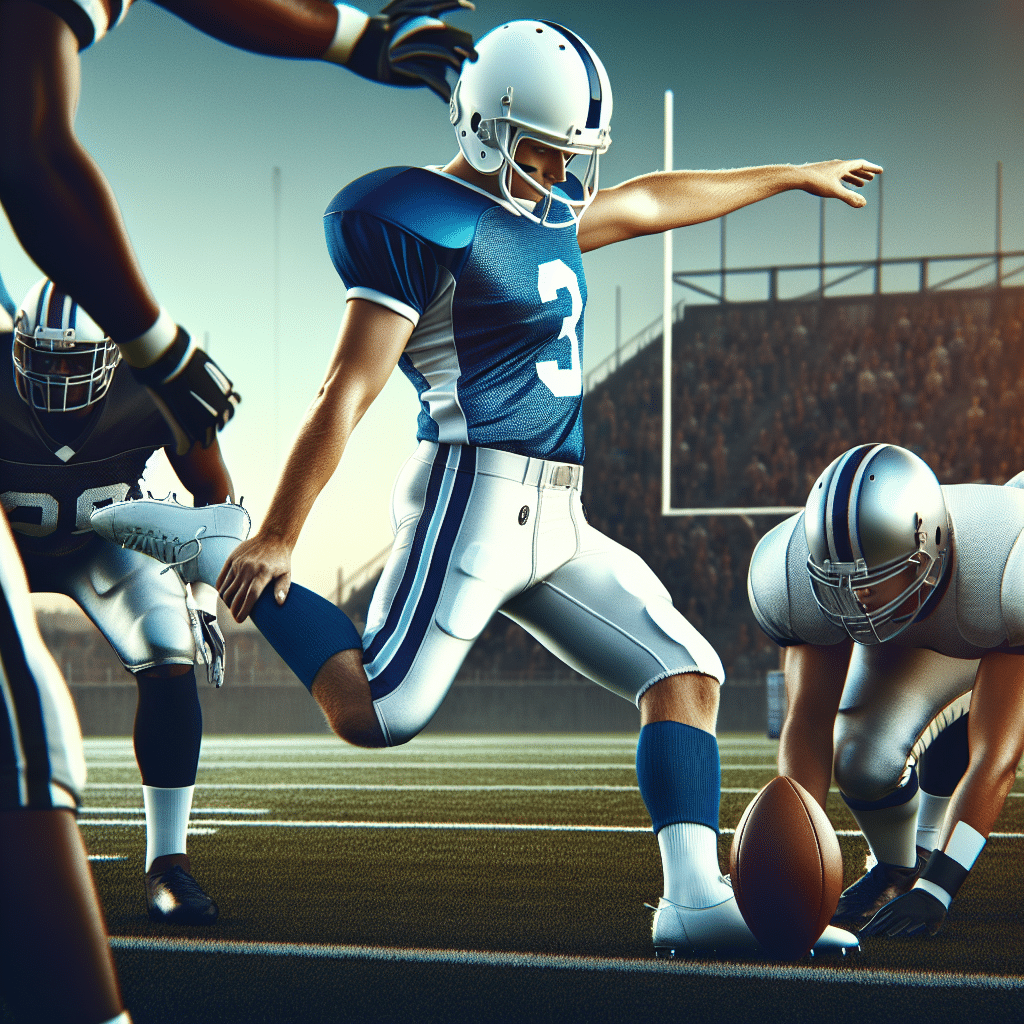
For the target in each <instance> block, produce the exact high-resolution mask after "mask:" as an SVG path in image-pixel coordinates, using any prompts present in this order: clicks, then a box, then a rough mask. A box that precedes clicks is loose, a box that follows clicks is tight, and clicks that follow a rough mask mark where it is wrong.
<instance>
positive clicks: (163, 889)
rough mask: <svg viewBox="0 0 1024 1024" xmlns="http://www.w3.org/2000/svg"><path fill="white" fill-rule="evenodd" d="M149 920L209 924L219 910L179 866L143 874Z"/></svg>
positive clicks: (212, 921)
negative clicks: (144, 875)
mask: <svg viewBox="0 0 1024 1024" xmlns="http://www.w3.org/2000/svg"><path fill="white" fill-rule="evenodd" d="M146 900H147V902H148V903H149V919H150V920H151V921H156V922H158V923H160V924H193V925H195V924H200V925H205V924H213V923H214V922H215V921H216V920H217V915H218V914H219V913H220V911H219V909H218V907H217V904H216V903H214V902H213V900H211V899H210V897H209V896H207V895H206V893H205V892H203V890H202V889H201V888H200V887H199V883H198V882H197V881H196V880H195V879H194V878H193V877H192V876H191V875H190V874H189V873H188V872H187V871H186V870H185V869H184V868H183V867H181V866H180V865H178V864H174V865H172V866H171V867H169V868H167V870H166V871H154V872H152V873H150V874H148V875H146Z"/></svg>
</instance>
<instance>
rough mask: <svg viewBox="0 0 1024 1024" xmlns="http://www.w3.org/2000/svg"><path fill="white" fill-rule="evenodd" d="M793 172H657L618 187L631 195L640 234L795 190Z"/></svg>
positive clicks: (786, 168)
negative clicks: (642, 229)
mask: <svg viewBox="0 0 1024 1024" xmlns="http://www.w3.org/2000/svg"><path fill="white" fill-rule="evenodd" d="M802 182H803V179H802V177H801V174H800V171H799V168H796V167H793V166H792V165H791V164H773V165H769V166H765V167H740V168H734V169H731V170H721V171H663V172H659V173H655V174H647V175H644V176H643V177H642V178H635V179H633V181H630V182H626V183H625V184H624V185H622V186H620V187H621V188H623V189H627V190H629V191H630V192H632V193H633V195H631V196H630V204H631V205H633V206H635V208H636V211H637V214H638V216H637V223H638V226H642V227H643V228H644V229H645V230H644V233H646V234H650V233H653V232H657V231H667V230H669V229H672V228H680V227H686V226H687V225H688V224H700V223H702V222H704V221H708V220H715V219H717V218H718V217H724V216H725V215H726V214H729V213H732V212H733V211H734V210H739V209H741V208H742V207H744V206H750V205H751V204H752V203H758V202H761V201H762V200H763V199H769V198H771V197H772V196H775V195H778V194H779V193H780V192H785V191H787V190H789V189H794V188H800V187H801V186H802Z"/></svg>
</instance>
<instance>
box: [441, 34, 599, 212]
mask: <svg viewBox="0 0 1024 1024" xmlns="http://www.w3.org/2000/svg"><path fill="white" fill-rule="evenodd" d="M476 50H477V53H478V55H479V56H478V58H477V60H475V61H472V62H470V61H467V62H466V63H465V65H464V66H463V69H462V75H461V76H460V78H459V80H458V82H457V83H456V85H455V90H454V92H453V93H452V100H451V121H452V124H453V125H454V126H455V135H456V137H457V138H458V140H459V147H460V148H461V150H462V153H463V155H464V156H465V158H466V159H467V160H468V161H469V163H470V165H471V166H472V167H473V168H475V169H476V170H477V171H479V172H480V173H481V174H495V173H498V174H499V178H498V181H499V186H500V188H501V193H502V195H503V196H504V197H505V199H506V200H507V201H508V203H509V204H510V206H511V207H512V208H513V209H514V210H516V211H517V212H519V213H521V214H522V215H523V216H526V217H528V218H529V219H530V220H533V221H535V222H536V223H538V224H543V225H545V226H546V227H553V228H554V227H568V226H569V225H573V224H576V223H578V221H579V218H580V216H582V214H583V211H584V210H585V209H586V208H587V206H588V205H589V204H590V202H591V200H592V199H593V198H594V195H595V194H596V193H597V187H598V185H597V166H598V157H599V156H600V154H601V153H604V152H605V151H606V150H607V149H608V147H609V145H611V141H612V140H611V119H612V88H611V83H610V82H609V80H608V73H607V72H606V71H605V69H604V65H603V64H602V63H601V61H600V59H599V58H598V56H597V54H596V53H594V51H593V50H592V49H591V48H590V47H589V46H588V45H587V44H586V43H585V42H584V41H583V40H582V39H580V37H579V36H577V35H576V34H575V33H574V32H570V31H569V30H568V29H567V28H563V27H562V26H561V25H556V24H554V22H550V21H511V22H508V23H507V24H505V25H499V26H498V28H496V29H493V30H492V31H491V32H489V33H488V34H487V35H486V36H484V37H483V39H481V40H480V41H479V42H478V43H477V44H476ZM522 138H531V139H536V140H537V141H538V142H542V143H544V144H545V145H548V146H553V147H555V148H557V149H561V150H564V151H566V152H567V153H569V154H570V155H571V156H577V155H579V156H584V157H586V158H587V160H588V163H587V167H586V168H585V169H584V170H583V171H582V172H581V173H580V174H575V177H576V178H577V179H578V180H579V181H580V183H581V184H582V186H583V194H582V195H581V196H579V197H575V196H574V197H572V198H566V197H565V196H564V195H559V194H557V193H555V192H553V191H552V190H550V189H547V188H545V187H544V186H543V185H542V184H539V183H538V182H537V181H535V180H534V179H533V178H531V177H529V175H527V173H526V172H525V171H524V170H523V169H522V168H521V167H519V166H518V165H517V164H516V162H515V160H514V159H513V155H514V153H515V149H516V145H517V143H518V142H519V141H520V140H521V139H522ZM513 174H518V175H519V176H520V177H521V178H522V179H524V180H525V181H526V182H527V183H528V184H529V185H530V187H531V188H532V189H535V190H537V191H540V192H541V193H543V194H544V197H545V198H544V199H543V200H542V201H541V203H539V204H538V209H539V212H538V211H536V210H534V209H533V205H534V204H532V203H525V202H524V201H523V200H520V199H514V198H513V196H512V193H511V182H512V175H513ZM556 202H557V203H561V204H563V205H564V206H566V207H568V208H569V210H570V212H571V217H569V218H568V219H564V220H563V219H559V220H557V221H554V222H552V221H551V220H550V219H549V218H550V215H551V211H552V209H553V208H554V203H556Z"/></svg>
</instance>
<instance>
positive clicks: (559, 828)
mask: <svg viewBox="0 0 1024 1024" xmlns="http://www.w3.org/2000/svg"><path fill="white" fill-rule="evenodd" d="M78 824H79V826H89V825H95V826H99V825H106V826H121V827H125V828H128V827H139V826H145V824H146V822H145V820H144V819H142V818H139V819H137V820H131V821H129V820H126V819H125V818H88V819H83V820H80V821H79V822H78ZM192 825H193V826H196V827H198V826H217V827H218V828H231V827H236V828H352V829H356V828H362V829H386V830H401V829H426V830H428V831H453V832H459V831H462V832H650V831H651V829H650V826H645V825H543V824H528V823H523V822H494V821H295V820H292V821H283V820H282V821H266V820H260V821H239V820H238V819H237V818H232V819H228V818H223V819H218V818H202V819H200V820H198V821H193V822H192ZM735 831H736V830H735V829H731V828H723V829H721V830H720V834H721V835H723V836H731V835H732V834H733V833H734V832H735ZM860 834H861V833H860V831H859V830H858V829H837V830H836V835H837V836H859V835H860ZM989 838H990V839H1024V832H992V833H991V834H990V835H989Z"/></svg>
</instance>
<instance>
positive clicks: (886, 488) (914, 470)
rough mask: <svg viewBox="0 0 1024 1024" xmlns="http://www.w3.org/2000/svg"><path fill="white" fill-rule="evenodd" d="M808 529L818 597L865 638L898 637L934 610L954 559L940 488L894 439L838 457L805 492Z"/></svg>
mask: <svg viewBox="0 0 1024 1024" xmlns="http://www.w3.org/2000/svg"><path fill="white" fill-rule="evenodd" d="M804 532H805V536H806V539H807V550H808V552H809V555H808V559H807V573H808V576H809V581H810V585H811V592H812V594H813V595H814V600H815V602H816V603H817V605H818V607H819V608H820V609H821V611H822V614H823V615H824V616H825V618H826V619H827V620H828V621H829V622H831V623H832V624H833V625H836V626H840V627H841V628H842V629H844V630H845V631H846V633H847V634H848V635H849V636H850V637H851V638H852V639H853V640H855V641H856V642H857V643H861V644H878V643H884V642H885V641H886V640H891V639H892V638H893V637H895V636H898V635H899V634H900V633H902V632H903V631H904V630H905V629H907V627H908V626H910V625H911V624H912V623H914V622H916V621H917V620H918V619H920V617H921V615H922V613H925V614H927V612H926V606H927V605H928V601H929V598H930V597H931V596H932V594H934V593H935V592H936V588H937V587H938V585H939V583H940V582H941V581H942V580H943V579H944V577H945V575H946V572H947V570H948V567H949V564H950V558H951V557H952V556H951V554H950V544H951V536H950V526H949V513H948V511H947V509H946V504H945V500H944V498H943V494H942V486H941V485H940V483H939V481H938V479H937V478H936V476H935V474H934V473H933V472H932V470H931V469H930V468H929V467H928V465H927V464H926V463H925V462H924V461H922V460H921V459H920V458H919V457H918V456H917V455H915V454H914V453H913V452H910V451H907V450H906V449H905V448H900V447H898V446H897V445H893V444H865V445H859V446H857V447H856V448H851V449H850V450H849V451H848V452H846V453H844V454H843V455H840V456H839V458H837V459H835V460H834V461H833V462H832V464H831V465H830V466H829V467H828V468H827V469H826V470H825V471H824V472H823V473H822V474H821V476H819V477H818V479H817V481H816V482H815V484H814V487H813V488H812V489H811V493H810V494H809V495H808V497H807V505H806V508H805V511H804Z"/></svg>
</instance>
